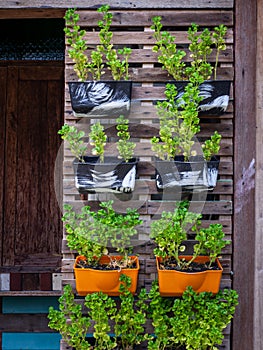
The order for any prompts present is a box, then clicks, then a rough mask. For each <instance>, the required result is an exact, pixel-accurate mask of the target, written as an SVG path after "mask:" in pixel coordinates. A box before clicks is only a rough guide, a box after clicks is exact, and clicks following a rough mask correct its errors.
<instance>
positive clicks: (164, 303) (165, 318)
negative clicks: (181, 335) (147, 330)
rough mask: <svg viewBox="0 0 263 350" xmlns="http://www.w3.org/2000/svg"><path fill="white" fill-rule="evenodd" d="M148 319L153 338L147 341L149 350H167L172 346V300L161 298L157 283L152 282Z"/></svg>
mask: <svg viewBox="0 0 263 350" xmlns="http://www.w3.org/2000/svg"><path fill="white" fill-rule="evenodd" d="M149 299H150V304H149V310H148V311H149V316H148V317H149V319H151V322H152V326H153V330H154V337H153V338H152V339H149V342H148V349H149V350H163V349H169V348H170V347H171V346H172V345H173V344H174V341H173V340H174V339H173V334H172V329H171V323H170V313H171V310H172V305H173V304H172V300H171V299H170V298H163V297H161V295H160V292H159V289H158V283H157V281H153V283H152V288H151V290H150V292H149Z"/></svg>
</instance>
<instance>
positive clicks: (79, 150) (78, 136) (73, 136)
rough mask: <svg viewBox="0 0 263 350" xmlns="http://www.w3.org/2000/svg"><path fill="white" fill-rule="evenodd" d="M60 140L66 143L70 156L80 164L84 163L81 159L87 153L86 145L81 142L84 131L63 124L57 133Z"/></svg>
mask: <svg viewBox="0 0 263 350" xmlns="http://www.w3.org/2000/svg"><path fill="white" fill-rule="evenodd" d="M58 134H59V135H61V138H62V140H65V141H67V142H68V144H69V147H70V150H71V152H72V154H73V155H74V156H75V157H76V158H77V159H78V161H80V162H84V160H83V157H84V155H85V153H86V151H87V145H86V144H85V143H84V141H83V137H84V136H85V132H84V131H79V130H78V129H77V128H76V127H75V126H74V125H68V124H65V125H63V126H62V128H61V129H60V130H59V131H58Z"/></svg>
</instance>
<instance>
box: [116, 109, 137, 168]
mask: <svg viewBox="0 0 263 350" xmlns="http://www.w3.org/2000/svg"><path fill="white" fill-rule="evenodd" d="M116 122H117V125H116V129H117V136H118V137H119V140H118V142H117V149H118V151H119V155H120V158H122V159H124V161H125V162H128V161H129V160H130V159H131V158H132V157H133V154H134V148H135V146H136V144H135V142H131V141H129V140H130V133H129V119H126V118H124V116H123V115H120V116H119V118H118V119H117V120H116Z"/></svg>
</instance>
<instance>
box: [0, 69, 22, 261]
mask: <svg viewBox="0 0 263 350" xmlns="http://www.w3.org/2000/svg"><path fill="white" fill-rule="evenodd" d="M17 88H18V69H17V68H15V67H12V68H9V69H8V82H7V90H8V92H9V93H8V98H7V102H6V139H5V142H6V151H5V157H6V171H5V188H7V189H9V196H8V197H7V196H6V197H5V201H4V208H5V212H6V213H8V215H7V216H6V217H5V221H4V226H3V234H4V236H3V242H5V249H4V251H3V252H2V254H3V265H13V264H14V259H15V256H14V254H15V235H16V209H17V208H16V190H15V188H16V183H17V173H16V166H17V157H16V154H17V137H16V133H17V119H18V115H17V113H18V112H17V96H16V91H17ZM11 189H12V190H11Z"/></svg>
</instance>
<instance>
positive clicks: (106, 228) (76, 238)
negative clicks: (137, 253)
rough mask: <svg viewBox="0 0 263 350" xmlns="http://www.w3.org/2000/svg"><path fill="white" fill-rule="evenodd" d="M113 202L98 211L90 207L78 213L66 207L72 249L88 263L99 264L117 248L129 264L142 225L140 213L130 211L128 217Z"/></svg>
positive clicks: (102, 203) (103, 203)
mask: <svg viewBox="0 0 263 350" xmlns="http://www.w3.org/2000/svg"><path fill="white" fill-rule="evenodd" d="M112 205H113V201H108V202H101V203H100V209H99V210H98V211H91V209H90V207H89V206H85V207H83V208H82V210H81V213H76V212H75V211H74V210H73V207H72V206H70V205H65V206H64V215H63V217H62V221H63V222H65V228H66V231H67V241H68V246H69V247H70V248H71V249H73V250H77V251H78V253H79V254H80V255H84V256H85V257H86V259H87V261H88V263H91V264H94V263H95V264H96V263H97V262H98V260H99V259H100V258H101V256H102V255H104V254H107V253H108V250H107V247H113V248H115V250H116V251H117V252H118V253H119V254H121V255H123V256H124V258H123V262H124V263H127V264H128V263H129V261H130V259H129V257H128V254H129V253H130V252H131V249H132V247H131V238H132V237H134V236H135V235H136V234H137V229H136V226H137V225H140V224H141V223H142V220H140V218H139V214H138V212H137V210H136V209H130V208H127V209H126V213H125V214H121V213H117V212H116V211H115V210H114V208H113V206H112Z"/></svg>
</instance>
